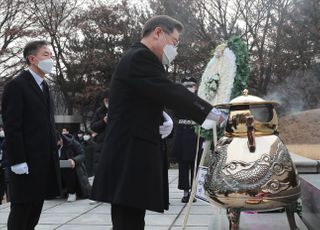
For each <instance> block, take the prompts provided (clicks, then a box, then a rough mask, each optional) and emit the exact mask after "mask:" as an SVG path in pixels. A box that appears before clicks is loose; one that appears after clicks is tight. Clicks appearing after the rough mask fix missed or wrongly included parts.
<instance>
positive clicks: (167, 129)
mask: <svg viewBox="0 0 320 230" xmlns="http://www.w3.org/2000/svg"><path fill="white" fill-rule="evenodd" d="M162 115H163V117H164V120H165V121H164V122H163V124H162V125H160V126H159V133H160V135H161V138H162V139H164V138H166V137H167V136H169V135H170V133H171V132H172V129H173V121H172V119H171V117H170V116H169V115H168V114H167V113H166V112H164V111H163V112H162Z"/></svg>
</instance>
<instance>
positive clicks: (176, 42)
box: [164, 31, 180, 48]
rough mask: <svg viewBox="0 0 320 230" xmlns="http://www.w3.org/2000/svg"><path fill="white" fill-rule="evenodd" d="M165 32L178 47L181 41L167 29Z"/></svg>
mask: <svg viewBox="0 0 320 230" xmlns="http://www.w3.org/2000/svg"><path fill="white" fill-rule="evenodd" d="M164 33H165V34H167V35H168V36H169V37H170V38H172V40H173V46H174V47H176V48H177V47H178V45H179V42H180V41H179V40H178V39H177V38H175V37H173V36H172V35H170V34H169V33H168V32H167V31H164Z"/></svg>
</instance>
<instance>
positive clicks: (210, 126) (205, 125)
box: [201, 119, 215, 130]
mask: <svg viewBox="0 0 320 230" xmlns="http://www.w3.org/2000/svg"><path fill="white" fill-rule="evenodd" d="M214 123H215V121H213V120H209V119H206V120H204V122H203V123H202V125H201V127H202V128H204V129H207V130H209V129H213V124H214Z"/></svg>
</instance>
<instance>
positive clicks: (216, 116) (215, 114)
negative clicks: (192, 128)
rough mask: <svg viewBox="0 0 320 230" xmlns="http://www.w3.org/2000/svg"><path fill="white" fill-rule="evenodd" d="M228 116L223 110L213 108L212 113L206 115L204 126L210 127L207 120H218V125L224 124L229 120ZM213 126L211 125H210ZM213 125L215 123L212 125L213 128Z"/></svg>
mask: <svg viewBox="0 0 320 230" xmlns="http://www.w3.org/2000/svg"><path fill="white" fill-rule="evenodd" d="M227 118H228V116H227V115H226V114H224V113H223V112H221V111H220V110H219V109H216V108H213V109H212V110H211V111H210V113H209V114H208V116H207V117H206V120H205V121H204V122H203V123H202V125H201V126H202V127H203V128H205V127H204V126H206V127H208V125H206V124H205V123H206V121H207V120H213V121H216V122H217V124H218V125H220V127H221V126H223V125H224V124H225V123H226V121H227ZM210 126H211V125H210ZM212 127H213V124H212V126H211V128H212ZM211 128H209V129H211Z"/></svg>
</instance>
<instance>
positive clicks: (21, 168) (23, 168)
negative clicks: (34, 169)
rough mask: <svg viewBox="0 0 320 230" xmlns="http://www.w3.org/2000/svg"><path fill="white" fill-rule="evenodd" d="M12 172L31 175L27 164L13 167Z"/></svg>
mask: <svg viewBox="0 0 320 230" xmlns="http://www.w3.org/2000/svg"><path fill="white" fill-rule="evenodd" d="M11 171H12V172H14V173H15V174H19V175H20V174H29V168H28V165H27V163H26V162H23V163H20V164H16V165H12V166H11Z"/></svg>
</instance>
